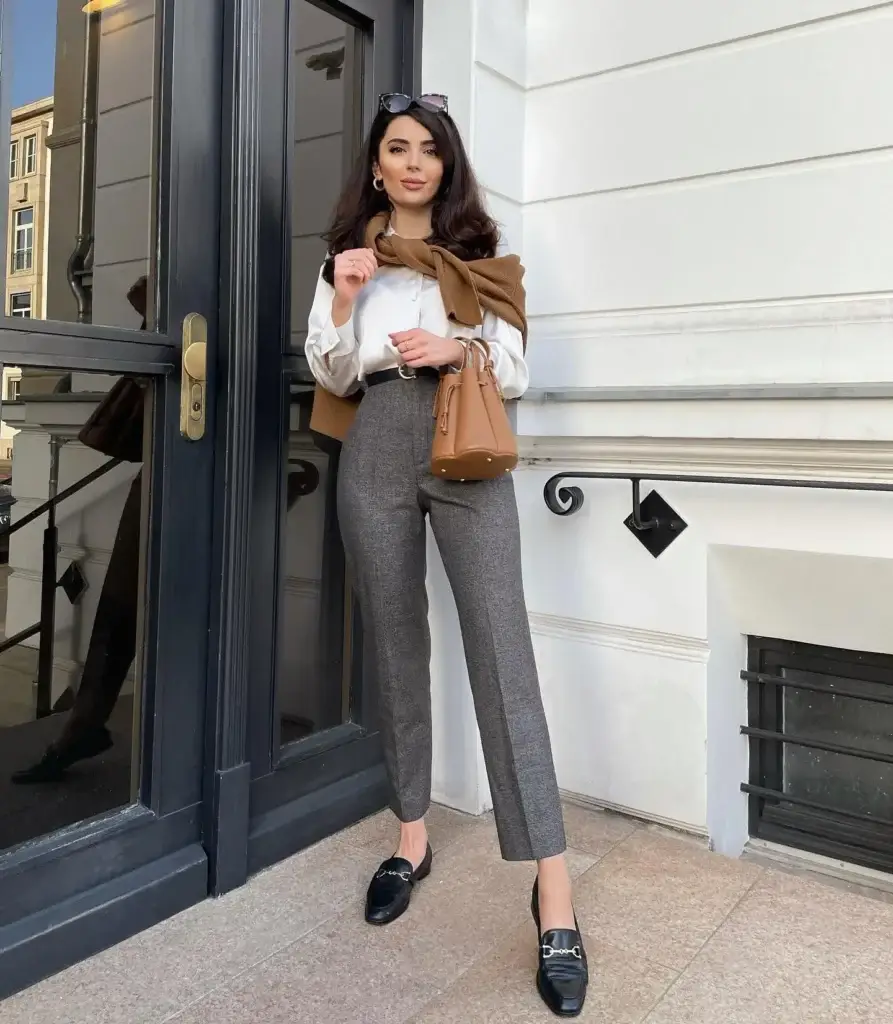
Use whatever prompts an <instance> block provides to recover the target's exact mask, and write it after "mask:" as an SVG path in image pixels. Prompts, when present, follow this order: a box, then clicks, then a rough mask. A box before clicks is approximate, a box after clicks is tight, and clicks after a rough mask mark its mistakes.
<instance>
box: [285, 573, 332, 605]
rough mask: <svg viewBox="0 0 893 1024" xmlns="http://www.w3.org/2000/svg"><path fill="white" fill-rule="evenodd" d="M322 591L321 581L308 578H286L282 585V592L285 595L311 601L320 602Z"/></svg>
mask: <svg viewBox="0 0 893 1024" xmlns="http://www.w3.org/2000/svg"><path fill="white" fill-rule="evenodd" d="M321 589H322V583H321V581H320V580H315V579H310V578H309V577H307V576H286V577H285V579H284V580H283V583H282V590H283V592H284V593H285V594H289V595H290V596H292V597H303V598H309V599H311V600H319V595H320V593H321Z"/></svg>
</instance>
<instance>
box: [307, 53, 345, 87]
mask: <svg viewBox="0 0 893 1024" xmlns="http://www.w3.org/2000/svg"><path fill="white" fill-rule="evenodd" d="M304 63H305V64H306V65H307V67H308V68H309V69H310V70H311V71H325V73H326V80H327V81H329V82H331V81H334V80H335V79H336V78H340V77H341V71H342V69H343V68H344V47H343V46H341V47H339V48H338V49H337V50H328V51H327V52H325V53H315V54H314V55H313V56H312V57H308V58H307V60H306V61H305V62H304Z"/></svg>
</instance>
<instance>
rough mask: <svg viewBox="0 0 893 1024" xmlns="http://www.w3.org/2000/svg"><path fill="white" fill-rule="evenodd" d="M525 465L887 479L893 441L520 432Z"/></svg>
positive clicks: (892, 471)
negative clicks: (578, 435)
mask: <svg viewBox="0 0 893 1024" xmlns="http://www.w3.org/2000/svg"><path fill="white" fill-rule="evenodd" d="M518 447H519V454H520V456H521V462H520V464H521V466H522V467H524V468H534V467H537V466H547V467H549V468H552V467H553V466H554V467H555V468H556V469H557V468H559V466H560V468H561V469H590V470H617V471H622V472H634V473H636V474H641V475H642V477H643V478H647V475H648V473H649V472H652V473H682V474H684V473H691V474H693V475H694V474H701V475H704V476H731V477H734V476H749V477H761V478H762V477H771V478H781V479H806V480H840V481H847V482H849V481H863V482H872V483H883V482H889V481H890V480H893V442H890V441H809V440H762V439H749V438H748V439H734V438H709V437H694V438H685V437H666V438H661V437H531V436H527V437H524V436H522V437H519V438H518Z"/></svg>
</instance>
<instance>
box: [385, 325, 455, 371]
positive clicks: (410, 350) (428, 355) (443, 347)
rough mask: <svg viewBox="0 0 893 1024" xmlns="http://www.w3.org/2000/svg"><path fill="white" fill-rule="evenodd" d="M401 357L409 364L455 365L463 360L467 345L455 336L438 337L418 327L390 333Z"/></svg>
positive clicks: (416, 367)
mask: <svg viewBox="0 0 893 1024" xmlns="http://www.w3.org/2000/svg"><path fill="white" fill-rule="evenodd" d="M390 338H391V341H392V342H393V344H394V347H395V348H396V349H397V351H398V352H399V353H400V358H401V359H402V360H403V362H404V363H405V364H406V365H407V366H411V367H412V368H413V369H418V368H419V367H420V366H454V365H458V364H459V363H460V362H461V361H462V357H463V355H464V354H465V346H464V345H462V343H461V342H458V341H456V339H455V338H438V337H437V335H436V334H432V333H431V332H430V331H423V330H422V329H421V328H420V327H416V328H414V329H413V330H411V331H397V333H396V334H392V335H390Z"/></svg>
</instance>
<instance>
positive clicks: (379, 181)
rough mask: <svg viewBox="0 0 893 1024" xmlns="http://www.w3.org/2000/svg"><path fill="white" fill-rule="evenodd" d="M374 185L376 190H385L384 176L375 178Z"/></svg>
mask: <svg viewBox="0 0 893 1024" xmlns="http://www.w3.org/2000/svg"><path fill="white" fill-rule="evenodd" d="M372 187H373V188H374V189H375V191H376V192H384V178H373V179H372Z"/></svg>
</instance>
